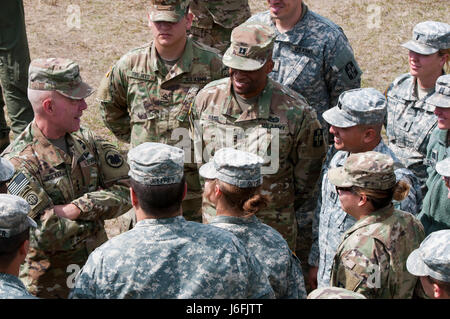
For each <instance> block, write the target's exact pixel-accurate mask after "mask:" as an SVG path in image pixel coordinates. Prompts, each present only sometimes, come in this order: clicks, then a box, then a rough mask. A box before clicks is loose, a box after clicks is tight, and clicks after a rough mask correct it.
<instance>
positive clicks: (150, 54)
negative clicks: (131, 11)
mask: <svg viewBox="0 0 450 319" xmlns="http://www.w3.org/2000/svg"><path fill="white" fill-rule="evenodd" d="M211 50H212V49H208V48H206V47H204V46H203V45H200V44H197V43H196V42H194V41H192V40H190V39H188V40H187V43H186V47H185V49H184V53H183V55H182V57H181V58H180V59H179V60H178V62H177V63H176V64H175V65H174V66H173V67H172V69H171V70H167V69H166V67H165V65H164V63H162V62H161V59H160V58H158V53H157V52H156V48H155V45H154V43H153V42H152V43H150V44H149V45H146V46H143V47H141V48H137V49H134V50H132V51H130V52H129V53H127V54H126V55H124V56H123V57H122V58H121V59H120V60H119V61H118V62H117V63H116V64H115V65H114V66H113V67H112V69H111V71H110V72H108V74H107V76H106V78H104V79H103V81H102V83H101V85H100V88H99V92H98V97H99V99H100V109H101V112H102V117H103V120H104V122H105V125H106V126H107V127H108V128H109V129H110V130H111V131H112V132H113V133H114V135H115V136H116V137H117V138H118V139H119V140H122V141H124V142H127V143H131V146H132V147H135V146H137V145H139V144H141V143H144V142H158V143H165V144H168V145H172V146H177V147H180V148H183V149H184V150H185V154H186V161H185V163H186V165H185V176H186V181H187V183H188V196H187V198H186V199H190V198H200V197H201V186H200V183H199V177H198V172H197V166H196V165H193V163H192V160H191V159H190V158H189V157H190V155H191V140H190V138H189V133H186V132H188V130H189V121H188V116H187V114H188V111H189V108H190V106H191V103H192V101H193V99H194V97H195V95H196V94H197V92H198V91H199V90H200V89H201V88H202V87H203V86H204V85H206V84H207V83H209V82H211V81H213V80H217V79H220V78H222V77H224V76H226V67H224V66H223V64H222V61H221V59H220V57H219V56H218V55H217V54H216V53H214V52H212V51H211Z"/></svg>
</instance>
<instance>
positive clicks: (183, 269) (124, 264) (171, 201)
mask: <svg viewBox="0 0 450 319" xmlns="http://www.w3.org/2000/svg"><path fill="white" fill-rule="evenodd" d="M128 163H129V165H130V172H129V176H130V181H131V189H130V196H131V201H132V204H133V207H134V208H135V211H136V218H137V223H136V226H135V227H134V228H133V229H132V230H130V231H128V232H125V233H123V234H121V235H118V236H116V237H114V238H112V239H110V240H109V241H108V242H106V243H105V244H104V245H102V246H101V247H99V248H97V249H96V250H95V251H94V252H93V253H92V254H91V256H89V260H88V261H87V262H86V265H85V266H84V267H83V269H82V270H81V272H80V273H79V275H78V277H77V279H76V283H75V287H74V289H73V291H72V293H71V298H98V299H103V298H105V299H111V298H120V299H123V298H127V299H129V298H133V299H134V298H155V299H167V298H178V299H186V298H194V299H195V298H200V299H212V298H216V299H217V298H221V299H222V298H227V299H230V298H233V299H248V298H252V299H255V298H274V292H273V290H272V288H271V286H270V283H269V281H268V279H267V276H266V275H265V273H264V272H263V269H262V267H261V265H260V264H259V263H258V262H257V260H256V259H255V258H254V257H253V256H252V255H250V254H248V252H247V250H246V249H245V248H244V246H242V245H241V244H240V242H239V240H238V239H237V238H236V237H235V236H234V235H232V234H230V233H229V232H227V231H225V230H222V229H219V228H216V227H212V226H210V225H203V224H200V223H196V222H192V221H187V220H185V219H184V217H183V210H182V206H181V203H182V200H183V197H184V196H186V192H187V190H186V182H185V178H184V152H183V150H182V149H180V148H177V147H173V146H169V145H165V144H161V143H148V142H147V143H143V144H140V145H138V146H137V147H135V148H133V149H131V150H130V151H129V152H128Z"/></svg>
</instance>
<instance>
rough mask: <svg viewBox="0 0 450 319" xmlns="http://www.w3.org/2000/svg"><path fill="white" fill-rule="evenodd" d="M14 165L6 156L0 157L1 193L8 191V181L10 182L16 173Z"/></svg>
mask: <svg viewBox="0 0 450 319" xmlns="http://www.w3.org/2000/svg"><path fill="white" fill-rule="evenodd" d="M14 171H15V170H14V166H13V164H12V163H11V162H10V161H9V160H8V159H6V158H3V157H0V193H1V194H6V193H7V192H8V187H7V186H6V183H7V182H9V180H10V179H11V177H13V175H14Z"/></svg>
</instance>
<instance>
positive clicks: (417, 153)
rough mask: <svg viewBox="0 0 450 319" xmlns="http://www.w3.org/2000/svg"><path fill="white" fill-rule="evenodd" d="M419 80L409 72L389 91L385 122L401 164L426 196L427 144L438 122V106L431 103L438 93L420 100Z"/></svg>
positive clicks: (390, 140) (393, 149) (392, 148)
mask: <svg viewBox="0 0 450 319" xmlns="http://www.w3.org/2000/svg"><path fill="white" fill-rule="evenodd" d="M416 87H417V81H416V79H415V78H414V77H413V76H412V75H410V74H409V73H407V74H403V75H401V76H400V77H398V78H397V79H395V81H394V82H392V84H391V85H390V86H389V88H388V89H387V91H386V99H387V119H386V122H385V126H386V135H387V137H388V141H389V148H390V149H391V150H392V151H393V152H394V153H395V155H396V156H397V157H398V158H399V159H400V161H401V162H402V163H403V165H405V167H407V168H409V169H410V170H411V171H413V172H414V174H416V176H417V177H418V178H419V181H420V183H421V185H422V190H423V195H424V196H425V194H426V186H425V182H426V179H427V172H426V168H427V166H426V165H425V163H424V159H425V156H426V154H427V145H428V141H429V139H430V135H431V133H432V131H433V129H434V128H435V127H436V124H437V120H436V115H434V106H433V105H431V104H428V103H427V100H428V98H429V97H431V95H432V94H433V93H434V90H433V91H432V92H429V93H428V94H427V95H426V96H425V97H424V98H423V99H421V100H419V99H418V97H417V96H416V93H415V90H416Z"/></svg>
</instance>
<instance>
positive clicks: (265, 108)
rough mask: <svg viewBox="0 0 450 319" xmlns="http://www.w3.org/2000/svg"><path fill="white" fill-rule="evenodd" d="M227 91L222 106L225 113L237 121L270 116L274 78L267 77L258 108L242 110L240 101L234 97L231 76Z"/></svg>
mask: <svg viewBox="0 0 450 319" xmlns="http://www.w3.org/2000/svg"><path fill="white" fill-rule="evenodd" d="M226 91H227V98H226V99H224V102H223V104H222V106H221V109H222V110H223V111H222V114H223V115H225V116H230V117H233V118H235V119H236V122H241V121H251V120H256V119H268V118H269V113H270V104H271V102H272V93H273V84H272V80H270V79H269V78H267V84H266V87H265V88H264V90H263V91H262V92H261V94H260V95H259V97H258V102H257V104H256V105H257V106H256V110H255V109H254V108H251V109H248V110H246V111H245V112H242V109H241V108H240V106H239V103H238V102H237V101H236V98H235V97H234V93H233V89H232V82H231V78H229V79H228V83H227V88H226Z"/></svg>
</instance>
